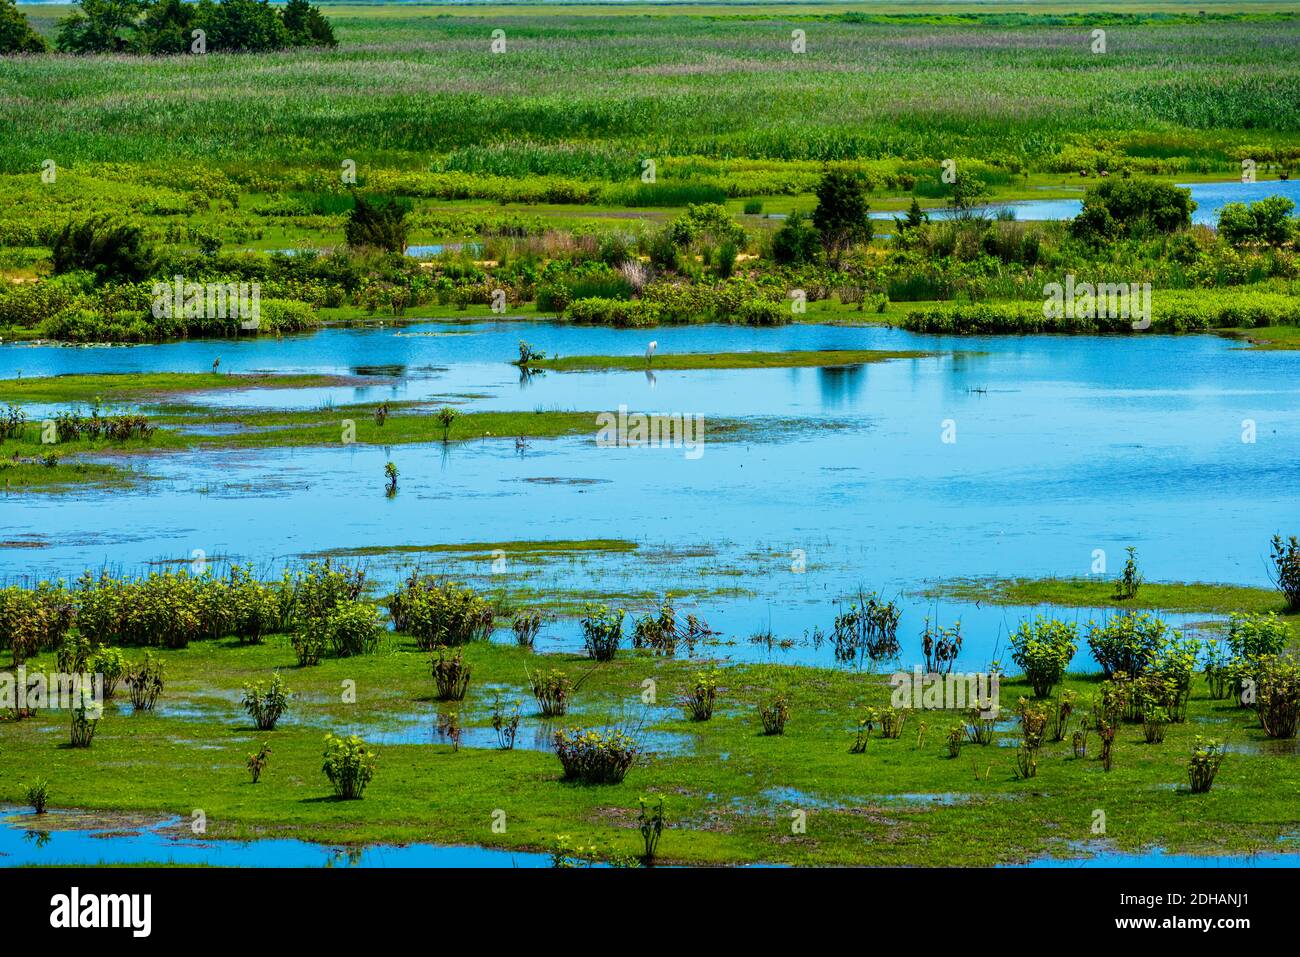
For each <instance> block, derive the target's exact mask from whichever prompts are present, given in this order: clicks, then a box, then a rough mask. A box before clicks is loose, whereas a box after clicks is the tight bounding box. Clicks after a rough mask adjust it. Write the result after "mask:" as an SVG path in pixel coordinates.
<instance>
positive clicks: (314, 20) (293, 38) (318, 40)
mask: <svg viewBox="0 0 1300 957" xmlns="http://www.w3.org/2000/svg"><path fill="white" fill-rule="evenodd" d="M280 17H281V19H282V20H283V22H284V29H285V32H286V33H288V34H289V42H290V43H292V44H293V45H294V46H307V47H335V46H338V40H336V39H335V38H334V28H333V27H332V26H330V22H329V20H327V19H325V16H324V15H323V14H322V13H321V11H320V8H319V7H317V6H316V5H314V4H312V3H310V2H308V0H288V2H287V3H286V4H285V5H284V6H283V7H282V8H281V10H280Z"/></svg>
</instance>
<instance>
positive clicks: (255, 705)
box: [242, 671, 290, 731]
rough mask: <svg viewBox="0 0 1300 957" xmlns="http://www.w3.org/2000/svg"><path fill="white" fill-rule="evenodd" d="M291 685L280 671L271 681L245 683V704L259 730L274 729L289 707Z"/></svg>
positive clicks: (245, 708)
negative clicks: (282, 676)
mask: <svg viewBox="0 0 1300 957" xmlns="http://www.w3.org/2000/svg"><path fill="white" fill-rule="evenodd" d="M289 697H290V692H289V687H288V685H286V684H285V683H284V679H283V678H281V677H280V672H278V671H277V672H275V674H273V675H272V676H271V680H270V682H269V683H264V682H261V681H253V682H250V683H248V684H246V685H244V697H243V702H242V703H243V706H244V710H245V711H247V712H248V715H249V717H251V718H252V719H253V723H254V724H256V725H257V729H258V730H259V731H274V730H275V725H276V722H277V721H279V720H280V717H281V715H283V714H284V712H285V711H286V710H288V708H289Z"/></svg>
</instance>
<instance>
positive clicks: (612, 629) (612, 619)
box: [582, 603, 624, 661]
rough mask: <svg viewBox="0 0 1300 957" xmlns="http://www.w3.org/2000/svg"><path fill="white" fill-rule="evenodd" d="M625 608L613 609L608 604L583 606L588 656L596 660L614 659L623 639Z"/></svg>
mask: <svg viewBox="0 0 1300 957" xmlns="http://www.w3.org/2000/svg"><path fill="white" fill-rule="evenodd" d="M623 616H624V612H623V609H621V608H619V609H616V610H613V611H611V610H610V608H609V606H608V605H604V604H600V605H596V604H590V603H589V604H587V605H584V606H583V615H582V643H583V647H585V648H586V649H587V657H589V658H592V659H594V660H596V661H613V660H614V655H615V654H617V653H618V646H619V645H620V644H621V643H622V641H623Z"/></svg>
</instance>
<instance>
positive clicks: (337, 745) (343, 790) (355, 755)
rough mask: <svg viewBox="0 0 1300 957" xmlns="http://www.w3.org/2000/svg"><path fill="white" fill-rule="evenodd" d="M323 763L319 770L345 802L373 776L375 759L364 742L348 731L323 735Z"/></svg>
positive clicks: (358, 796)
mask: <svg viewBox="0 0 1300 957" xmlns="http://www.w3.org/2000/svg"><path fill="white" fill-rule="evenodd" d="M324 757H325V763H324V764H323V765H321V770H322V771H324V772H325V776H326V777H327V778H329V782H330V784H332V785H333V786H334V793H335V794H336V795H337V796H338V797H340V798H342V799H343V800H345V801H358V800H360V799H361V795H362V794H363V793H364V792H365V790H366V785H368V784H369V783H370V781H371V779H372V778H373V777H374V776H375V768H376V767H377V765H378V758H377V756H376V755H375V752H373V751H371V750H370V749H369V748H368V747H367V746H366V743H365V742H364V741H362V740H361V739H360V738H359V737H357V736H356V735H353V734H350V735H348V736H347V737H346V738H339V737H336V736H334V735H333V734H327V735H325V753H324Z"/></svg>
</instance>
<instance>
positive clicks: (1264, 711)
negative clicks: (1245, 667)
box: [1251, 655, 1300, 740]
mask: <svg viewBox="0 0 1300 957" xmlns="http://www.w3.org/2000/svg"><path fill="white" fill-rule="evenodd" d="M1251 670H1252V673H1253V677H1254V681H1255V710H1256V712H1258V714H1259V723H1260V726H1261V727H1263V729H1264V733H1265V734H1267V735H1268V736H1269V737H1270V738H1281V739H1284V740H1289V739H1291V738H1294V737H1295V736H1296V728H1297V726H1300V662H1298V661H1297V660H1296V659H1295V658H1292V657H1285V656H1282V655H1266V656H1264V657H1262V658H1259V659H1258V660H1256V661H1255V662H1254V663H1253V667H1252V669H1251Z"/></svg>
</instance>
